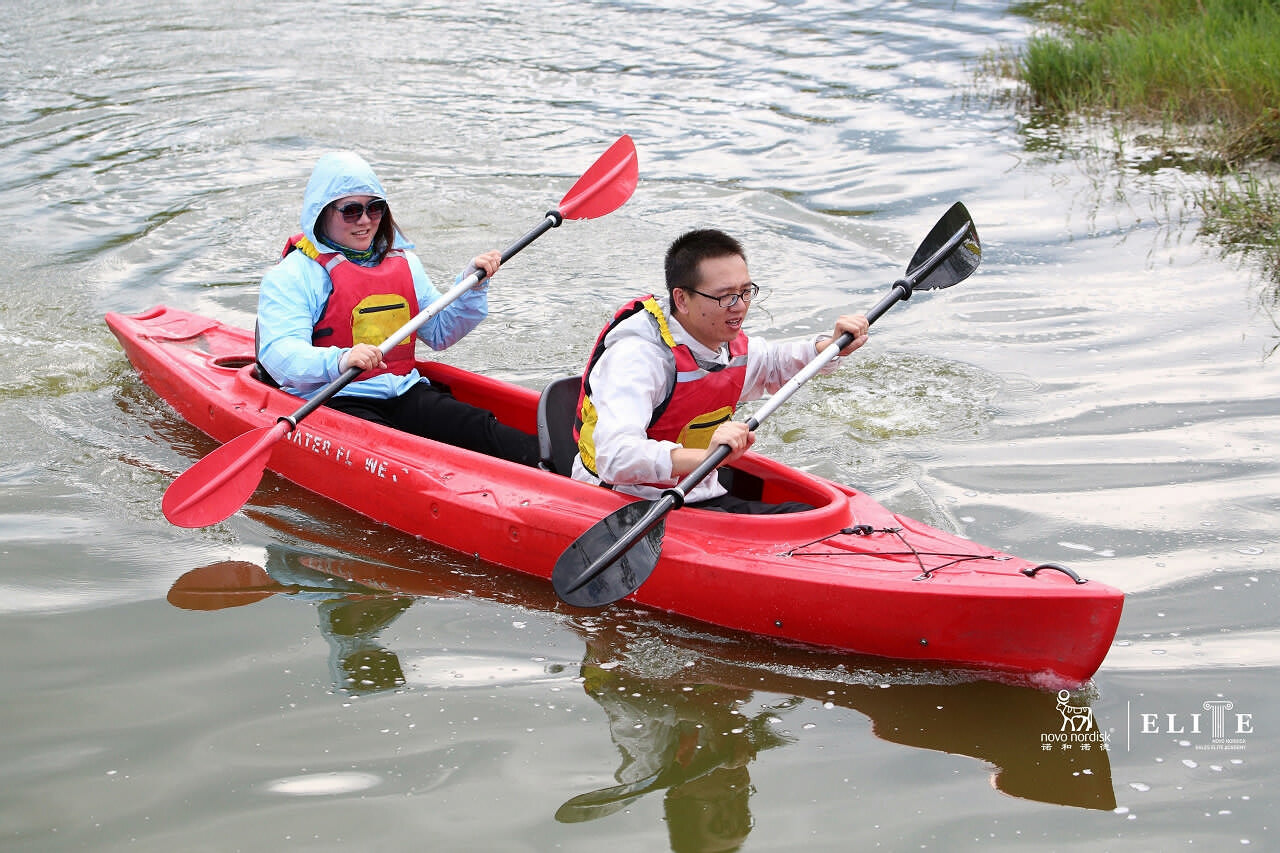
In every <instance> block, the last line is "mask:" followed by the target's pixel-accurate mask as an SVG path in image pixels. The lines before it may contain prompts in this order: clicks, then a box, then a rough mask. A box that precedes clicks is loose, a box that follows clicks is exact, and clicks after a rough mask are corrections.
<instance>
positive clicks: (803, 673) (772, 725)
mask: <svg viewBox="0 0 1280 853" xmlns="http://www.w3.org/2000/svg"><path fill="white" fill-rule="evenodd" d="M310 532H312V533H315V532H316V531H315V529H314V528H312V530H311V531H310ZM501 577H502V579H501V580H493V579H491V578H489V576H488V575H485V574H480V575H476V574H471V573H467V574H462V573H457V572H454V571H450V570H449V568H448V567H447V566H438V567H433V566H430V565H425V566H424V564H423V563H422V561H421V560H414V561H413V563H412V567H398V566H394V565H389V564H387V563H384V562H370V561H365V560H360V559H355V558H350V557H332V556H324V555H321V554H319V553H316V552H309V551H305V550H300V549H295V548H291V547H285V546H281V545H269V546H268V547H267V559H266V565H265V566H258V565H256V564H254V563H249V562H244V561H226V562H220V563H214V564H211V565H208V566H203V567H200V568H197V569H193V570H191V571H189V572H187V573H185V574H183V575H182V576H181V577H179V578H178V579H177V581H175V583H174V584H173V587H172V589H171V590H170V592H169V601H170V602H171V603H173V604H174V605H175V606H178V607H182V608H185V609H190V610H215V609H221V608H225V607H235V606H243V605H248V604H252V603H254V602H257V601H261V600H263V599H264V598H267V597H269V596H272V595H285V596H289V597H290V598H293V599H298V600H303V601H307V602H310V603H312V604H314V605H315V607H316V609H317V614H318V624H319V628H320V632H321V634H322V635H323V636H324V637H325V639H326V641H327V642H328V644H329V649H330V667H331V673H332V678H333V683H334V686H335V687H336V688H338V689H340V690H343V691H347V692H351V693H371V692H376V691H384V690H390V689H394V688H397V687H401V686H403V685H405V684H406V675H405V669H406V667H405V666H404V665H403V664H402V662H401V659H400V655H399V654H397V652H396V651H394V650H392V649H389V648H387V647H386V645H385V644H384V643H383V642H382V640H381V639H380V636H381V634H382V632H383V631H384V629H386V628H387V627H388V626H389V625H390V624H391V623H393V622H394V621H395V620H396V619H397V618H398V617H399V616H400V615H401V614H402V613H404V612H405V610H407V609H408V608H409V607H410V606H411V604H412V603H413V602H414V601H415V600H416V599H417V598H420V597H461V596H468V597H475V596H479V597H482V598H485V599H492V600H504V601H506V600H518V602H519V603H520V606H523V607H526V608H531V609H535V610H539V611H543V612H552V611H555V610H556V609H557V608H556V600H555V596H554V593H553V592H552V591H551V589H550V586H549V585H547V584H545V583H542V582H538V581H536V580H535V579H527V580H526V579H523V578H519V577H514V576H511V575H510V574H506V575H503V576H501ZM513 593H514V594H513ZM566 620H567V621H566V623H565V624H566V625H567V626H568V627H570V628H572V629H573V630H574V631H575V632H577V633H578V634H579V635H580V636H581V637H582V639H583V643H584V652H583V657H582V661H581V664H580V668H579V675H580V679H579V680H580V681H581V683H582V685H583V689H584V691H585V693H586V695H588V696H590V697H591V698H592V699H593V700H594V701H596V702H597V703H599V705H600V707H601V708H602V709H603V711H604V712H605V715H606V717H607V718H608V720H609V735H610V737H611V739H612V741H613V742H614V744H615V745H616V746H617V747H618V750H619V752H620V754H621V756H622V759H621V763H620V764H619V766H618V767H617V768H616V771H615V772H614V778H615V780H616V783H617V784H614V785H609V786H604V787H601V788H599V789H597V790H591V791H585V792H583V793H581V794H579V795H577V796H574V797H572V798H570V799H569V800H568V801H567V802H565V803H564V804H563V805H561V806H560V807H559V809H558V810H557V812H556V818H557V820H559V821H561V822H565V823H577V822H583V821H591V820H596V819H599V818H603V817H606V816H608V815H610V814H613V813H615V812H617V811H618V810H620V809H623V808H625V807H626V806H627V805H629V804H630V803H633V802H635V801H636V800H637V799H639V798H641V797H644V796H646V795H658V794H659V793H660V794H661V796H662V797H663V806H664V810H665V813H666V819H667V822H668V827H669V829H670V831H671V841H672V845H673V848H675V849H681V845H688V844H693V845H694V848H696V849H734V848H735V847H736V845H738V844H740V843H741V842H742V841H743V840H744V839H745V837H746V834H747V833H748V832H749V831H750V828H751V823H752V820H751V812H750V808H749V800H750V797H751V794H752V790H753V788H752V785H751V777H750V766H751V764H752V762H754V761H756V760H757V758H758V757H759V756H760V755H761V754H762V753H764V752H766V751H767V750H772V749H777V748H779V747H783V746H786V745H787V744H789V743H792V742H794V741H796V740H797V738H798V735H797V733H796V732H797V731H798V728H799V727H798V725H797V724H796V722H795V714H796V712H797V709H801V708H805V709H807V710H809V711H812V710H813V709H814V708H815V707H816V706H821V707H822V708H823V709H831V708H847V709H851V710H854V711H857V712H858V713H860V714H862V715H865V716H866V717H868V718H869V719H870V720H871V723H872V731H873V732H874V734H875V735H876V736H877V737H879V738H880V739H882V740H884V741H887V742H891V743H898V744H902V745H904V746H910V747H914V748H918V749H927V750H935V751H938V752H944V753H949V754H953V755H964V756H969V757H971V758H974V759H977V760H979V761H982V762H984V763H986V764H988V765H990V767H991V782H992V785H993V786H994V787H995V788H996V789H998V790H1000V791H1002V792H1004V793H1005V794H1008V795H1010V796H1014V797H1019V798H1024V799H1028V800H1036V801H1040V802H1046V803H1057V804H1061V805H1068V806H1076V807H1080V808H1089V809H1107V810H1109V809H1113V808H1115V805H1116V801H1115V795H1114V791H1113V788H1112V781H1111V767H1110V758H1109V755H1108V752H1107V750H1106V748H1105V744H1102V743H1099V742H1096V741H1092V742H1089V741H1086V742H1075V743H1072V744H1070V745H1067V744H1064V742H1063V738H1062V737H1061V736H1060V735H1061V733H1062V732H1069V731H1070V725H1071V722H1070V720H1069V719H1068V716H1064V712H1063V711H1062V710H1061V709H1060V708H1059V707H1058V706H1059V704H1061V702H1060V697H1059V696H1058V695H1057V694H1055V693H1053V692H1046V691H1041V690H1036V689H1032V688H1028V687H1022V686H1016V685H1010V684H1001V683H996V682H992V681H985V680H974V679H973V677H972V676H971V675H968V674H965V673H957V672H951V671H938V670H929V669H924V668H916V667H911V666H906V665H901V664H898V663H896V662H888V661H883V660H878V659H863V658H856V657H851V656H848V655H828V654H823V653H817V652H812V651H807V650H796V649H787V648H782V647H778V646H777V645H776V644H769V643H766V642H764V641H759V640H756V639H753V638H749V637H741V636H728V635H720V634H716V633H714V632H709V631H707V629H706V628H705V626H700V625H695V624H693V623H688V622H684V621H681V620H678V619H674V618H672V617H667V616H658V615H656V614H653V613H650V612H647V611H643V610H638V609H630V608H627V607H623V606H614V607H611V608H609V609H608V610H606V611H603V612H602V613H600V614H592V615H588V616H581V615H577V616H574V617H572V620H571V621H568V620H569V617H566ZM437 663H438V662H437ZM408 681H409V683H410V685H411V686H418V679H417V678H416V677H410V678H409V679H408ZM429 686H430V684H428V687H429ZM1090 698H1091V697H1090V696H1089V695H1088V694H1087V693H1085V694H1076V695H1072V696H1068V697H1062V699H1065V700H1066V702H1065V704H1066V705H1068V706H1071V708H1070V709H1069V710H1071V711H1072V713H1074V714H1081V713H1089V714H1091V711H1089V701H1090ZM1077 725H1079V723H1078V722H1077ZM1098 728H1099V730H1102V729H1104V727H1103V726H1101V725H1099V726H1098ZM1055 736H1058V737H1057V738H1056V739H1055Z"/></svg>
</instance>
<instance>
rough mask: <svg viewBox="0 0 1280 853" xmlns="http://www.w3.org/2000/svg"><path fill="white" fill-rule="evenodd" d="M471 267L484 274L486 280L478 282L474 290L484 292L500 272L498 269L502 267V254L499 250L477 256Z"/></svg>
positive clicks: (491, 250)
mask: <svg viewBox="0 0 1280 853" xmlns="http://www.w3.org/2000/svg"><path fill="white" fill-rule="evenodd" d="M471 266H472V268H474V269H476V270H480V271H483V272H484V278H482V279H480V281H478V282H476V286H475V287H473V288H472V290H484V289H485V288H486V287H488V286H489V279H490V278H492V277H493V276H494V274H496V273H497V272H498V267H500V266H502V253H501V252H499V251H498V250H497V249H490V250H489V251H487V252H485V253H484V254H482V255H476V256H475V257H474V258H472V259H471Z"/></svg>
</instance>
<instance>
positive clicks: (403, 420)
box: [328, 382, 538, 467]
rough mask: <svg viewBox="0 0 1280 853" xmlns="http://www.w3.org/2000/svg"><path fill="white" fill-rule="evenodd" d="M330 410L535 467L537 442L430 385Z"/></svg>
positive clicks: (338, 402) (339, 402)
mask: <svg viewBox="0 0 1280 853" xmlns="http://www.w3.org/2000/svg"><path fill="white" fill-rule="evenodd" d="M328 405H329V406H330V407H332V408H334V409H337V410H338V411H340V412H346V413H347V414H349V415H355V416H356V417H358V418H364V419H365V420H367V421H373V422H374V423H379V424H384V425H385V426H390V427H395V428H396V429H399V430H403V431H405V432H411V433H413V434H414V435H420V436H422V437H423V438H429V439H432V440H433V441H440V442H443V443H445V444H452V445H454V446H455V447H462V448H465V449H467V450H474V451H476V452H477V453H483V454H485V455H487V456H497V457H499V458H500V459H508V460H510V461H512V462H519V463H520V464H522V465H529V466H532V467H537V465H538V439H537V437H536V436H532V435H529V434H528V433H524V432H521V431H520V430H518V429H516V428H515V427H510V426H507V425H506V424H504V423H499V421H498V419H497V417H496V416H494V414H493V413H492V412H490V411H488V410H487V409H481V408H478V407H476V406H473V405H471V404H470V403H464V402H462V401H461V400H458V399H456V398H455V397H454V396H453V395H452V394H450V393H448V392H447V391H443V390H441V389H439V388H437V387H436V386H434V385H430V384H428V383H426V382H419V383H418V384H417V385H414V386H413V387H412V388H411V389H409V390H408V391H407V392H405V393H404V394H401V395H400V396H399V397H392V398H390V399H386V400H380V399H375V398H371V397H343V396H338V397H334V398H333V399H331V400H330V401H329V403H328Z"/></svg>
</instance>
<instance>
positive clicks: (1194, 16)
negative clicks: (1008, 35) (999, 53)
mask: <svg viewBox="0 0 1280 853" xmlns="http://www.w3.org/2000/svg"><path fill="white" fill-rule="evenodd" d="M1012 10H1013V11H1014V12H1017V13H1019V14H1025V15H1029V16H1031V17H1033V18H1035V19H1037V20H1041V21H1044V22H1046V23H1048V24H1050V25H1051V27H1052V31H1051V32H1049V33H1045V34H1040V35H1036V36H1034V37H1033V38H1032V39H1031V40H1030V41H1029V42H1028V44H1027V45H1026V47H1025V49H1024V50H1023V51H1022V52H1020V53H1019V54H1018V55H1017V56H1015V57H1013V58H1011V59H1010V58H1006V59H1005V60H1004V61H1002V62H1001V63H1000V70H1001V73H1004V74H1007V75H1009V76H1012V77H1014V78H1015V79H1017V80H1019V81H1020V82H1021V83H1022V84H1023V85H1024V86H1025V87H1026V92H1025V95H1026V97H1028V98H1029V99H1030V100H1031V102H1032V103H1033V104H1034V105H1035V108H1036V109H1037V110H1038V111H1040V112H1041V113H1043V114H1046V115H1048V116H1051V117H1052V116H1059V117H1062V118H1068V117H1071V116H1083V117H1087V118H1092V119H1101V120H1108V121H1111V122H1113V123H1117V124H1119V125H1124V124H1125V123H1126V122H1136V123H1143V124H1145V125H1148V126H1149V125H1153V124H1154V125H1158V126H1161V127H1164V128H1165V133H1166V135H1168V136H1169V138H1170V139H1171V140H1172V141H1175V142H1177V143H1179V144H1194V145H1195V146H1197V147H1198V148H1200V149H1201V150H1203V151H1204V152H1205V153H1206V154H1207V155H1208V156H1207V157H1205V158H1203V162H1204V163H1205V164H1206V168H1207V169H1208V170H1209V171H1211V172H1213V173H1214V174H1215V177H1216V179H1217V180H1216V181H1215V184H1214V186H1213V188H1212V189H1209V190H1206V191H1205V192H1204V193H1202V195H1201V197H1200V198H1199V199H1198V201H1199V203H1200V206H1201V208H1202V210H1203V212H1204V224H1203V225H1202V232H1204V233H1206V234H1209V235H1212V236H1214V237H1215V238H1217V239H1218V240H1219V241H1220V242H1221V243H1222V244H1223V246H1224V248H1226V249H1227V250H1228V251H1241V252H1247V253H1249V254H1251V255H1256V256H1258V258H1259V260H1261V262H1262V264H1263V266H1264V267H1265V268H1266V272H1267V274H1268V277H1270V278H1271V279H1272V280H1273V281H1275V282H1276V283H1277V284H1278V285H1280V186H1277V183H1276V181H1275V179H1274V178H1273V177H1269V176H1268V175H1274V174H1275V170H1274V168H1271V167H1273V166H1274V165H1275V164H1277V163H1280V0H1059V1H1058V2H1027V3H1019V4H1016V5H1015V6H1014V7H1012Z"/></svg>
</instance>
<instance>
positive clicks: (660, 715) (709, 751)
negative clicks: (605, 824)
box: [556, 643, 803, 851]
mask: <svg viewBox="0 0 1280 853" xmlns="http://www.w3.org/2000/svg"><path fill="white" fill-rule="evenodd" d="M604 651H616V650H608V649H606V650H604ZM595 652H596V650H593V649H592V648H591V644H590V643H589V644H588V650H587V660H586V662H584V663H583V665H582V677H583V679H584V685H583V686H584V689H585V690H586V693H587V695H588V696H590V697H591V698H592V699H594V700H596V701H597V702H598V703H600V706H601V707H602V708H603V709H604V711H605V714H606V715H607V716H608V718H609V733H610V736H611V738H612V739H613V742H614V744H616V745H617V747H618V750H619V751H620V752H621V753H622V764H621V765H620V766H619V767H618V770H617V772H616V773H615V774H614V777H615V778H616V779H617V780H618V783H619V784H617V785H614V786H610V787H607V788H601V789H599V790H596V791H590V792H588V793H585V794H580V795H578V796H576V797H573V798H572V799H570V800H569V801H567V802H566V803H565V804H564V805H562V806H561V807H560V809H559V810H558V811H557V812H556V820H558V821H560V822H562V823H579V822H582V821H588V820H595V819H596V818H601V817H605V816H607V815H610V814H613V813H614V812H617V811H620V810H621V809H624V808H626V807H627V806H628V805H630V804H631V803H632V802H634V801H636V800H637V799H639V798H640V797H642V796H644V795H645V794H649V793H651V792H654V791H665V792H666V793H665V795H664V799H663V810H664V812H665V817H666V823H667V829H668V832H669V834H670V841H671V849H672V850H676V851H680V850H737V849H738V848H739V847H740V846H741V845H742V844H743V842H745V841H746V838H747V835H748V834H749V833H750V832H751V827H752V819H751V811H750V809H749V807H748V800H749V799H750V796H751V791H752V787H751V777H750V774H749V772H748V770H747V766H748V764H749V763H750V762H751V761H752V760H753V759H755V757H756V756H757V755H758V754H759V753H760V752H762V751H764V750H766V749H772V748H773V747H777V746H783V745H785V744H787V743H791V742H792V738H790V737H788V736H786V735H783V734H780V733H779V732H776V731H774V729H773V726H774V725H775V724H776V723H777V722H778V721H779V716H778V715H779V714H781V713H785V712H786V711H787V710H789V709H791V708H793V707H796V706H797V705H799V704H800V703H801V702H802V701H803V700H802V699H800V698H799V697H793V698H790V699H785V700H782V701H780V702H778V703H776V704H774V705H770V706H767V707H765V708H763V709H761V710H760V711H758V712H757V713H755V714H754V715H753V716H747V715H745V714H744V713H743V712H742V711H741V710H740V709H741V708H742V707H743V706H744V705H746V704H747V703H748V702H749V701H750V700H751V697H752V693H751V691H749V690H745V689H742V688H738V687H731V686H725V685H719V684H703V683H696V682H689V681H686V680H683V679H676V678H637V677H635V676H633V675H632V674H630V673H627V672H625V671H624V670H623V669H621V668H619V667H617V666H616V665H614V664H610V663H602V662H600V660H599V658H600V657H603V655H597V654H596V653H595Z"/></svg>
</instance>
